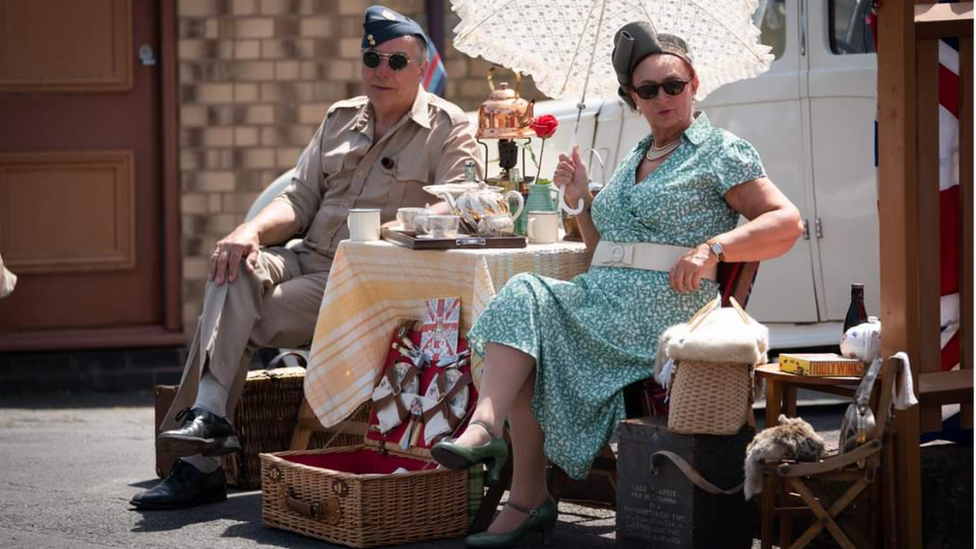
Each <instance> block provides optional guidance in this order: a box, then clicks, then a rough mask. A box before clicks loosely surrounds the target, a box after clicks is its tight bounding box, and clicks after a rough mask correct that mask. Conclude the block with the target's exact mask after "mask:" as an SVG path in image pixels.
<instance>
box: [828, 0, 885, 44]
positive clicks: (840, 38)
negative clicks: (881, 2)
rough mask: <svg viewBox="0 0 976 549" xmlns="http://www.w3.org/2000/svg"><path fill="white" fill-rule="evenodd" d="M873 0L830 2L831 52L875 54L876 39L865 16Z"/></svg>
mask: <svg viewBox="0 0 976 549" xmlns="http://www.w3.org/2000/svg"><path fill="white" fill-rule="evenodd" d="M872 3H873V0H830V1H829V3H828V10H829V24H830V51H832V52H834V53H835V54H837V55H848V54H852V53H874V38H873V37H872V33H871V27H870V26H868V25H867V24H866V23H865V22H864V16H866V15H867V14H868V13H870V11H871V4H872Z"/></svg>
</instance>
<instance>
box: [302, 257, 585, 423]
mask: <svg viewBox="0 0 976 549" xmlns="http://www.w3.org/2000/svg"><path fill="white" fill-rule="evenodd" d="M589 266H590V254H589V253H588V252H587V250H586V246H585V245H583V244H582V243H578V242H558V243H555V244H530V245H529V246H528V247H526V248H482V249H463V250H443V251H417V250H411V249H408V248H404V247H401V246H397V245H395V244H391V243H389V242H385V241H376V242H352V241H349V240H347V241H344V242H342V243H341V244H340V245H339V248H338V250H337V251H336V255H335V258H334V260H333V263H332V271H331V273H330V274H329V282H328V284H327V285H326V288H325V294H324V295H323V296H322V305H321V308H320V309H319V317H318V321H317V323H316V325H315V333H314V335H313V337H312V347H311V351H310V353H309V361H308V369H307V372H306V375H305V398H306V400H307V401H308V404H309V405H310V406H311V409H312V410H313V411H314V412H315V415H316V416H317V417H318V419H319V421H321V423H322V425H324V426H326V427H331V426H333V425H335V424H337V423H339V422H340V421H342V420H343V419H345V418H346V417H347V416H349V414H351V413H352V412H353V411H355V410H356V408H357V407H358V406H359V405H360V404H361V403H363V402H366V401H367V400H369V398H370V396H371V395H372V392H373V386H374V385H375V383H376V381H377V378H378V376H380V375H381V374H382V372H381V369H382V365H383V361H384V359H385V358H386V354H387V351H388V350H389V345H390V337H391V336H392V331H393V328H394V327H395V326H396V321H397V320H399V319H404V318H415V319H418V320H419V319H423V318H424V313H425V309H426V302H427V299H430V298H436V297H459V298H461V318H460V326H459V335H460V336H461V337H463V336H464V335H465V334H466V333H467V331H468V330H469V329H470V328H471V326H472V325H473V324H474V322H475V320H477V319H478V317H479V316H480V315H481V313H482V312H483V311H484V310H485V308H486V307H487V306H488V303H489V302H490V301H491V300H492V298H494V297H495V294H496V292H497V291H498V290H500V289H501V288H502V286H504V285H505V282H507V281H508V279H509V278H511V277H513V276H515V275H516V274H518V273H522V272H534V273H537V274H540V275H543V276H549V277H552V278H558V279H562V280H569V279H571V278H573V277H574V276H576V275H578V274H580V273H583V272H586V270H588V269H589ZM475 358H476V357H475ZM479 366H480V363H479V361H477V360H472V370H473V372H474V377H475V380H476V382H477V381H478V380H479V379H480V375H479V374H480V368H479Z"/></svg>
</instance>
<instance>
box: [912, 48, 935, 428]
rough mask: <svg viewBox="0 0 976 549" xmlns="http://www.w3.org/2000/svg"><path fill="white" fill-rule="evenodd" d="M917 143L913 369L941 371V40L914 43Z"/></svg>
mask: <svg viewBox="0 0 976 549" xmlns="http://www.w3.org/2000/svg"><path fill="white" fill-rule="evenodd" d="M915 125H916V133H915V136H916V138H915V139H912V140H910V141H909V143H912V142H914V144H915V150H916V151H917V160H916V162H917V164H916V178H915V181H916V185H917V187H918V189H917V191H916V192H917V195H916V196H917V208H918V222H917V230H918V253H917V269H918V286H917V291H914V292H913V291H912V289H911V288H909V289H908V295H909V297H912V298H914V299H916V300H917V302H918V324H917V326H916V327H915V330H916V331H917V332H918V344H919V348H918V354H917V355H913V356H912V357H911V358H912V367H913V369H914V370H915V371H916V372H917V373H919V374H922V373H927V372H939V371H941V370H942V362H941V352H942V345H941V343H942V341H941V334H940V332H941V326H940V311H939V305H940V300H939V293H940V292H939V289H940V288H939V284H940V276H939V275H940V272H941V269H940V265H941V263H940V259H941V258H940V253H939V240H940V238H941V235H940V233H939V40H938V39H936V38H926V39H922V40H917V41H916V42H915ZM919 414H920V422H921V430H922V431H923V432H928V431H939V430H941V429H942V406H941V405H940V406H933V407H930V408H923V409H922V410H920V411H919Z"/></svg>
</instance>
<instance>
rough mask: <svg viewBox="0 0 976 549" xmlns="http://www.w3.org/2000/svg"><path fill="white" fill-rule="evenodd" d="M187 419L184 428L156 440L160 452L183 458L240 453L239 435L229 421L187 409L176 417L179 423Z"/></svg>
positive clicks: (195, 409)
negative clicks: (198, 455)
mask: <svg viewBox="0 0 976 549" xmlns="http://www.w3.org/2000/svg"><path fill="white" fill-rule="evenodd" d="M184 417H185V418H186V419H185V420H184V421H183V426H182V427H180V428H179V429H173V430H171V431H164V432H162V433H160V434H159V436H158V437H156V450H157V451H159V452H161V453H163V454H165V455H169V456H174V457H183V456H192V455H196V454H203V455H205V456H222V455H225V454H232V453H234V452H236V451H237V450H240V449H241V443H240V441H238V440H237V433H235V432H234V427H233V426H231V424H230V422H228V421H227V420H226V419H224V418H222V417H220V416H218V415H215V414H211V413H210V412H208V411H206V410H204V409H203V408H194V409H192V410H191V409H189V408H186V409H185V410H182V411H181V412H180V413H178V414H176V421H180V420H181V419H183V418H184Z"/></svg>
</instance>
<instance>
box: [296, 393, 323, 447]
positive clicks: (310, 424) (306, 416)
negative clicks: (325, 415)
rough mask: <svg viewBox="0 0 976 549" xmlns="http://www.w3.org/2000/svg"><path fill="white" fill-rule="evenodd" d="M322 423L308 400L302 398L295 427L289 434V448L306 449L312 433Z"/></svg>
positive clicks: (318, 428) (319, 428) (319, 427)
mask: <svg viewBox="0 0 976 549" xmlns="http://www.w3.org/2000/svg"><path fill="white" fill-rule="evenodd" d="M321 429H322V424H321V423H319V418H318V417H316V416H315V412H313V411H312V407H311V406H309V404H308V401H307V400H305V399H304V398H303V399H302V407H301V408H299V410H298V418H296V419H295V429H294V430H293V431H292V434H291V445H290V446H289V447H288V449H289V450H307V449H308V443H309V441H310V440H311V439H312V433H313V432H314V431H316V430H321Z"/></svg>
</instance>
